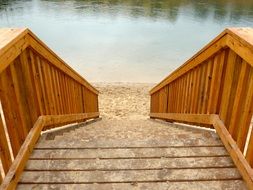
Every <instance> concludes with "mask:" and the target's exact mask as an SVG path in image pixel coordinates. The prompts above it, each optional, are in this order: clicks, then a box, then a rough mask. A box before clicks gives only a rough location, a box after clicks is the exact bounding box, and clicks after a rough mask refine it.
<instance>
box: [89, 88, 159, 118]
mask: <svg viewBox="0 0 253 190" xmlns="http://www.w3.org/2000/svg"><path fill="white" fill-rule="evenodd" d="M93 85H94V86H95V87H96V88H97V89H98V90H99V91H100V94H99V109H100V113H101V117H102V118H105V119H133V120H134V119H145V118H148V115H149V108H150V96H149V90H150V89H151V88H152V87H153V86H154V85H155V84H147V83H93Z"/></svg>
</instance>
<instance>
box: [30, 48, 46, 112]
mask: <svg viewBox="0 0 253 190" xmlns="http://www.w3.org/2000/svg"><path fill="white" fill-rule="evenodd" d="M29 57H30V62H31V63H30V64H31V67H32V71H31V73H32V77H31V78H32V80H33V81H34V82H33V84H34V87H33V88H34V91H35V94H36V96H35V97H36V98H37V105H38V108H37V109H38V110H37V112H38V115H44V113H45V102H44V98H43V94H42V87H41V83H40V77H39V75H40V74H39V70H38V64H37V62H36V57H35V55H34V53H33V51H32V50H31V49H29Z"/></svg>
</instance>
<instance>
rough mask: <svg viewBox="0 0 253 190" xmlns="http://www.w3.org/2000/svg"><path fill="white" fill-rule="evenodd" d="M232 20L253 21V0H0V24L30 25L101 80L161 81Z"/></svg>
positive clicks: (73, 63) (80, 69) (237, 22)
mask: <svg viewBox="0 0 253 190" xmlns="http://www.w3.org/2000/svg"><path fill="white" fill-rule="evenodd" d="M231 26H240V27H242V26H247V27H253V0H153V1H152V0H86V1H81V0H79V1H78V0H75V1H74V0H64V1H63V0H58V1H56V0H55V1H49V0H31V1H30V0H19V1H14V0H12V1H8V0H2V1H1V0H0V27H29V28H30V29H31V30H32V31H33V32H34V33H35V34H36V35H37V36H39V38H40V39H42V40H43V41H44V42H45V43H46V44H47V45H48V46H49V47H50V48H51V49H53V50H54V51H55V52H56V53H57V54H58V55H59V56H60V57H61V58H63V59H64V60H65V61H66V62H67V63H68V64H69V65H70V66H71V67H73V68H74V69H75V70H77V71H78V72H79V73H80V74H81V75H83V76H84V77H85V78H86V79H87V80H89V81H94V82H102V81H104V82H159V81H160V80H161V79H163V78H164V77H165V76H166V75H168V74H169V73H170V72H172V71H173V70H174V69H175V68H177V67H178V66H180V65H181V64H182V63H184V62H185V61H186V60H187V59H189V58H190V57H191V56H192V55H193V54H194V53H196V52H197V51H198V50H200V48H202V47H203V46H204V45H206V44H207V43H208V42H209V41H210V40H211V39H213V38H214V37H215V36H216V35H218V34H219V33H220V32H221V31H223V30H224V28H226V27H231Z"/></svg>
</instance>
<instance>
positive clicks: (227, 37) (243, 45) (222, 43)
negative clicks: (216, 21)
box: [150, 28, 253, 94]
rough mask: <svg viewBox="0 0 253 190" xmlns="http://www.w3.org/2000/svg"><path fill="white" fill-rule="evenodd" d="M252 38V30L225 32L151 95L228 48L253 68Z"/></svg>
mask: <svg viewBox="0 0 253 190" xmlns="http://www.w3.org/2000/svg"><path fill="white" fill-rule="evenodd" d="M252 36H253V31H252V29H251V28H229V29H226V30H224V31H223V32H222V33H221V34H220V35H219V36H217V37H216V38H215V39H214V40H213V41H211V42H210V43H209V44H208V45H206V46H205V47H204V48H203V49H201V50H200V51H199V52H198V53H196V54H195V55H194V56H193V57H192V58H191V59H189V60H188V61H187V62H186V63H184V64H183V65H182V66H181V67H179V68H178V69H177V70H175V71H174V72H173V73H172V74H170V75H169V76H168V77H166V78H165V79H164V80H162V81H161V82H160V83H159V84H158V85H156V86H155V87H154V88H153V89H152V90H151V91H150V93H151V94H153V93H154V92H155V91H157V90H159V89H160V88H162V87H163V86H165V85H167V84H168V83H170V82H172V81H173V80H175V79H176V78H178V77H180V76H182V75H183V74H184V73H186V72H188V71H189V70H191V69H192V68H194V67H196V66H197V65H198V64H201V63H202V62H203V61H204V60H207V59H208V58H209V57H211V56H212V55H214V54H215V53H217V52H218V51H220V50H221V49H223V48H224V47H226V46H228V47H229V48H231V49H232V50H234V51H235V52H237V53H238V55H239V56H240V57H242V58H243V59H244V60H246V61H247V62H248V63H249V64H250V65H251V66H253V51H252V46H253V45H252Z"/></svg>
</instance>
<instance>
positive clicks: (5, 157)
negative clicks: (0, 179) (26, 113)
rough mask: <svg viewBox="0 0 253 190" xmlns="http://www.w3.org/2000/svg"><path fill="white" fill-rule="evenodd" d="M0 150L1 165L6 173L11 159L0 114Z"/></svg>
mask: <svg viewBox="0 0 253 190" xmlns="http://www.w3.org/2000/svg"><path fill="white" fill-rule="evenodd" d="M0 150H1V151H0V159H1V163H2V167H3V170H4V172H5V173H7V172H8V170H9V168H10V166H11V164H12V159H11V153H10V149H9V146H8V140H7V136H6V133H5V130H4V124H3V119H2V116H1V115H0ZM0 173H1V172H0ZM0 175H1V174H0Z"/></svg>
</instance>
